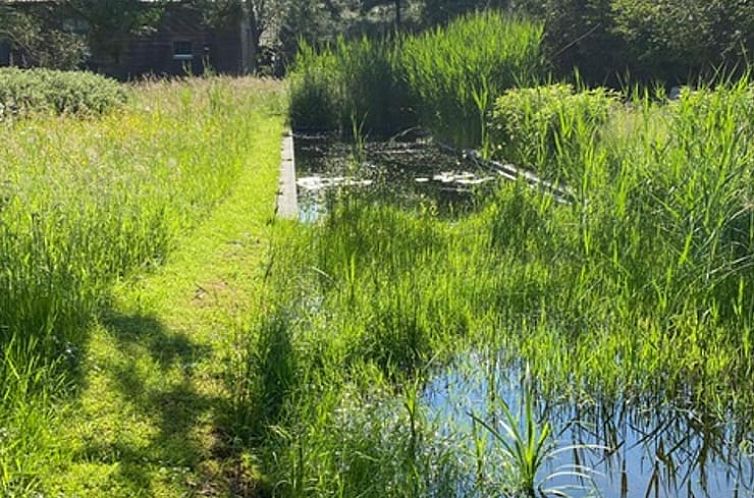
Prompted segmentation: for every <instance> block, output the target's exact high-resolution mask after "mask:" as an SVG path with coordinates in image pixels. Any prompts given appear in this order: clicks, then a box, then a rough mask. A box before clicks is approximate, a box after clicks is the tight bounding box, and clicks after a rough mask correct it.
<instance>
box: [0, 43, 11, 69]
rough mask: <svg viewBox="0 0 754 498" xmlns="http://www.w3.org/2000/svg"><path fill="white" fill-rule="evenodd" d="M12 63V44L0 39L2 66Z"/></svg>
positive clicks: (0, 64) (0, 63)
mask: <svg viewBox="0 0 754 498" xmlns="http://www.w3.org/2000/svg"><path fill="white" fill-rule="evenodd" d="M8 65H10V44H9V43H8V42H6V41H3V40H0V66H8Z"/></svg>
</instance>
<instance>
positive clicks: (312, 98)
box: [290, 12, 546, 146]
mask: <svg viewBox="0 0 754 498" xmlns="http://www.w3.org/2000/svg"><path fill="white" fill-rule="evenodd" d="M541 39H542V26H541V25H540V24H539V23H536V22H534V21H530V20H527V19H525V18H520V17H514V16H512V15H510V14H506V13H502V12H486V13H480V14H474V15H468V16H465V17H463V18H461V19H458V20H456V21H454V22H452V23H451V24H450V25H449V26H447V27H443V28H437V29H435V30H433V31H430V32H427V33H423V34H420V35H413V36H411V35H406V36H399V35H395V36H393V37H390V38H386V39H379V40H370V39H366V38H363V39H360V40H355V41H349V42H347V41H345V40H343V39H340V40H339V41H338V42H337V44H335V45H334V46H325V47H320V48H319V49H318V50H317V49H314V48H313V47H311V46H308V45H303V46H302V47H301V48H300V50H299V54H298V56H297V60H296V66H295V69H294V71H293V73H292V75H291V81H292V85H291V108H290V113H291V118H292V121H293V124H294V127H298V128H302V129H337V128H340V130H341V131H346V132H348V131H350V129H349V127H348V124H349V120H350V119H351V117H352V116H356V118H357V119H358V120H359V121H360V122H364V123H365V128H366V131H371V132H373V133H382V134H390V133H394V132H397V131H400V130H403V129H407V128H411V127H413V126H415V125H416V124H417V123H418V124H420V125H421V126H423V127H425V128H427V129H429V130H431V131H432V132H433V133H434V134H435V135H436V136H438V138H441V139H442V140H445V141H448V142H451V143H453V144H455V145H458V146H478V145H480V144H481V141H482V138H483V136H484V132H485V130H484V126H485V124H486V113H487V112H488V111H489V110H490V109H491V106H492V103H493V99H494V98H495V97H497V96H498V95H499V94H501V93H502V92H503V91H504V90H506V89H508V88H512V87H514V86H519V85H524V86H526V85H530V84H533V83H534V82H536V81H538V80H540V79H543V78H544V75H545V69H546V68H545V64H544V61H543V58H542V56H541V52H540V45H541Z"/></svg>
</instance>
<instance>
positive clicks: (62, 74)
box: [0, 68, 126, 119]
mask: <svg viewBox="0 0 754 498" xmlns="http://www.w3.org/2000/svg"><path fill="white" fill-rule="evenodd" d="M125 100H126V94H125V92H124V91H123V89H122V88H121V87H120V85H119V84H118V83H117V82H115V81H113V80H110V79H107V78H104V77H102V76H98V75H95V74H91V73H84V72H66V71H54V70H48V69H17V68H2V69H0V119H3V118H9V117H13V116H25V115H28V114H32V113H43V114H79V115H89V114H103V113H105V112H107V111H109V110H111V109H113V108H115V107H117V106H119V105H121V104H123V103H124V102H125Z"/></svg>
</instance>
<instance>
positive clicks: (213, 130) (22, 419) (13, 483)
mask: <svg viewBox="0 0 754 498" xmlns="http://www.w3.org/2000/svg"><path fill="white" fill-rule="evenodd" d="M276 88H277V87H276V85H274V84H268V83H264V82H257V81H253V80H236V81H234V80H223V79H213V80H196V81H190V82H186V83H175V84H167V83H165V84H163V83H155V84H147V85H142V86H138V87H134V88H132V89H131V90H129V92H130V93H131V95H130V100H131V104H130V105H129V106H128V107H126V108H124V109H123V110H121V111H117V112H115V113H111V114H108V115H106V116H103V117H102V118H100V119H97V120H85V121H82V120H77V119H74V118H70V117H64V118H58V119H51V118H33V119H30V120H23V121H19V122H15V123H10V124H7V125H6V126H4V127H3V128H2V129H0V135H2V138H1V140H2V142H3V143H4V144H6V147H4V148H3V149H2V151H0V165H1V167H2V169H1V170H0V178H2V180H0V185H2V195H1V196H0V198H1V199H2V202H1V203H0V205H1V206H2V208H0V246H2V251H1V252H0V254H1V256H0V289H1V292H0V295H2V298H0V299H1V301H0V324H2V327H0V345H2V351H3V362H2V365H3V367H2V370H0V380H1V381H0V384H1V385H2V386H3V388H2V389H3V391H2V397H0V400H1V403H0V427H3V438H4V439H3V445H2V450H1V451H0V489H2V490H3V493H5V494H11V495H13V494H18V495H23V494H24V493H27V492H28V493H31V492H33V491H34V490H36V489H37V488H38V486H39V483H40V480H43V478H44V477H45V476H56V475H58V472H59V471H60V467H61V466H64V465H65V464H66V463H67V462H69V461H70V459H71V458H72V457H73V456H75V455H76V454H78V453H79V451H80V450H79V449H76V448H72V447H71V445H70V444H69V442H70V440H71V438H69V437H68V436H69V434H68V433H67V432H66V431H62V430H61V428H62V427H64V425H63V421H64V420H70V416H71V413H73V412H75V413H78V412H79V411H80V410H79V408H78V407H75V406H70V403H69V402H68V401H65V399H67V398H69V397H70V396H74V398H75V397H76V396H81V403H84V404H86V402H87V401H86V400H87V399H88V398H87V392H88V391H87V389H94V390H95V391H96V389H98V383H97V381H96V374H97V373H103V372H104V373H107V372H109V370H108V368H115V367H116V366H117V365H118V360H117V359H116V358H115V356H116V355H118V354H122V353H123V351H120V350H119V349H118V348H116V349H115V350H107V349H106V346H105V345H103V344H108V342H107V341H108V340H109V339H108V337H109V336H108V333H107V332H106V331H107V328H106V327H105V326H104V325H102V326H99V327H97V326H95V327H92V326H91V322H92V320H93V319H95V318H97V317H108V316H110V315H113V314H115V315H118V314H119V313H125V312H126V311H124V310H123V309H122V308H121V307H119V306H121V305H120V304H118V299H119V297H118V296H119V294H118V292H116V293H115V294H114V293H113V288H114V286H115V285H116V284H118V283H119V282H124V280H123V279H126V280H125V282H130V280H129V279H131V278H133V276H134V275H142V274H145V273H149V272H151V271H152V270H153V269H155V268H157V267H159V266H160V265H162V264H163V263H164V262H166V261H172V259H171V254H173V253H174V250H175V248H176V247H178V246H179V243H178V241H181V240H183V241H184V243H185V241H186V240H188V239H187V238H186V234H187V233H188V231H189V230H191V229H193V228H195V227H196V226H197V225H199V224H200V223H202V222H203V221H204V220H205V219H206V218H207V216H209V214H210V213H211V212H212V211H213V209H215V208H216V206H218V205H220V203H222V202H223V201H224V200H225V199H226V198H228V196H229V195H231V194H232V193H233V192H235V190H236V188H237V186H238V185H239V183H241V179H242V178H244V177H246V175H253V174H255V173H252V172H251V171H250V169H251V168H254V167H260V168H265V169H264V171H270V170H269V168H271V164H272V163H274V162H275V156H276V154H277V145H276V146H275V147H270V148H269V149H261V148H259V147H260V144H261V143H263V144H264V147H266V146H267V145H268V144H269V141H270V140H273V139H274V140H275V141H276V140H277V138H275V137H279V130H280V121H279V118H270V117H269V114H270V113H271V112H279V110H280V108H279V107H277V103H279V97H278V95H279V94H278V93H276ZM254 137H255V138H256V140H254V139H253V138H254ZM271 137H272V138H271ZM252 161H253V162H252ZM257 161H259V162H258V163H257ZM270 175H272V173H270ZM265 178H266V179H267V180H269V185H268V184H265V185H259V187H258V188H259V189H260V192H259V195H260V196H261V197H263V199H259V202H260V203H262V204H263V205H265V206H269V205H270V202H271V197H272V195H271V194H270V193H269V192H268V191H267V190H265V188H269V189H273V188H274V180H273V178H272V177H271V176H270V177H267V176H263V177H260V181H262V179H265ZM248 188H250V187H247V189H248ZM250 193H251V192H250V191H248V190H247V191H246V192H245V194H246V195H248V194H250ZM237 202H238V201H237ZM259 217H260V218H262V217H264V214H262V213H260V214H259ZM228 223H232V222H231V221H228ZM235 223H237V224H238V223H240V221H239V220H238V219H235ZM216 228H217V229H218V230H222V225H220V224H218V227H216ZM226 228H227V227H226ZM233 229H236V230H239V231H240V230H241V229H240V228H238V226H237V225H233ZM194 264H197V265H199V264H201V263H199V262H196V261H194ZM128 285H129V286H131V285H132V286H135V285H137V284H134V283H131V284H128ZM165 287H166V288H167V287H168V286H167V284H166V285H165ZM134 299H136V298H134ZM137 301H138V299H137ZM137 328H138V327H137ZM132 332H133V333H135V334H136V335H139V334H138V333H137V332H136V331H134V330H132ZM144 334H145V335H146V336H150V337H152V338H153V339H154V338H155V337H156V336H155V334H157V332H156V331H154V330H153V329H150V330H147V331H146V332H144ZM150 334H151V335H150ZM155 340H156V339H155ZM176 341H177V342H176V344H178V343H179V342H180V340H176ZM176 347H177V348H178V346H176ZM178 349H180V348H178ZM107 354H111V355H113V356H112V357H111V358H110V359H111V360H112V361H109V360H108V361H105V362H104V365H99V366H97V365H95V367H96V368H94V367H90V366H88V364H89V362H90V361H93V360H90V358H97V357H100V356H101V355H107ZM121 366H122V365H121ZM100 368H104V369H105V370H104V371H103V370H100ZM91 375H95V379H92V378H91ZM90 383H91V384H90ZM100 387H101V386H100ZM118 393H119V391H117V390H112V391H108V392H107V393H105V392H97V393H96V394H94V395H93V396H94V397H96V399H97V401H98V402H101V403H103V404H104V406H111V405H110V404H109V403H111V400H112V398H109V396H113V397H117V395H118ZM123 396H127V395H126V394H123ZM112 403H115V402H112ZM74 405H75V403H74ZM71 410H73V412H72V411H71ZM102 411H105V412H106V413H104V414H103V413H101V412H102ZM120 415H121V413H119V412H118V411H117V410H114V411H112V412H107V411H106V409H104V408H103V409H101V410H100V409H98V408H96V407H95V408H94V409H93V415H92V417H94V418H95V419H96V418H97V417H100V416H101V417H105V419H106V420H112V421H117V418H118V417H119V416H120ZM107 417H112V419H108V418H107ZM105 423H107V422H105ZM126 426H128V424H126ZM80 428H81V427H71V428H70V429H71V430H74V429H80ZM125 430H138V429H134V428H132V427H129V428H127V429H125ZM145 434H147V436H148V435H149V433H148V431H147V432H146V433H145ZM147 436H145V437H147ZM74 440H75V438H74ZM74 446H75V445H74ZM113 451H114V453H111V456H112V455H113V454H115V455H121V454H120V453H119V452H118V451H116V450H113ZM72 452H73V453H72ZM84 453H86V452H84ZM79 456H80V457H81V458H85V459H89V458H93V459H94V460H96V457H93V456H92V455H89V456H86V455H85V454H81V455H79ZM121 456H122V455H121ZM120 458H121V457H120V456H118V457H115V460H116V462H114V464H115V465H117V461H119V460H120ZM81 477H82V481H80V482H79V484H81V485H82V486H85V483H84V482H83V481H85V480H86V479H83V476H81ZM104 489H105V490H106V489H108V488H104ZM113 489H118V488H117V486H116V487H114V488H113ZM135 489H140V488H138V487H137V488H133V489H131V491H130V492H134V490H135ZM144 489H148V488H144ZM84 490H86V487H84V488H82V489H79V490H78V491H77V492H78V493H84V494H86V493H85V491H84ZM101 490H103V488H101ZM140 492H142V493H147V495H148V494H149V492H148V491H144V490H142V491H140ZM129 496H132V494H131V495H129Z"/></svg>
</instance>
